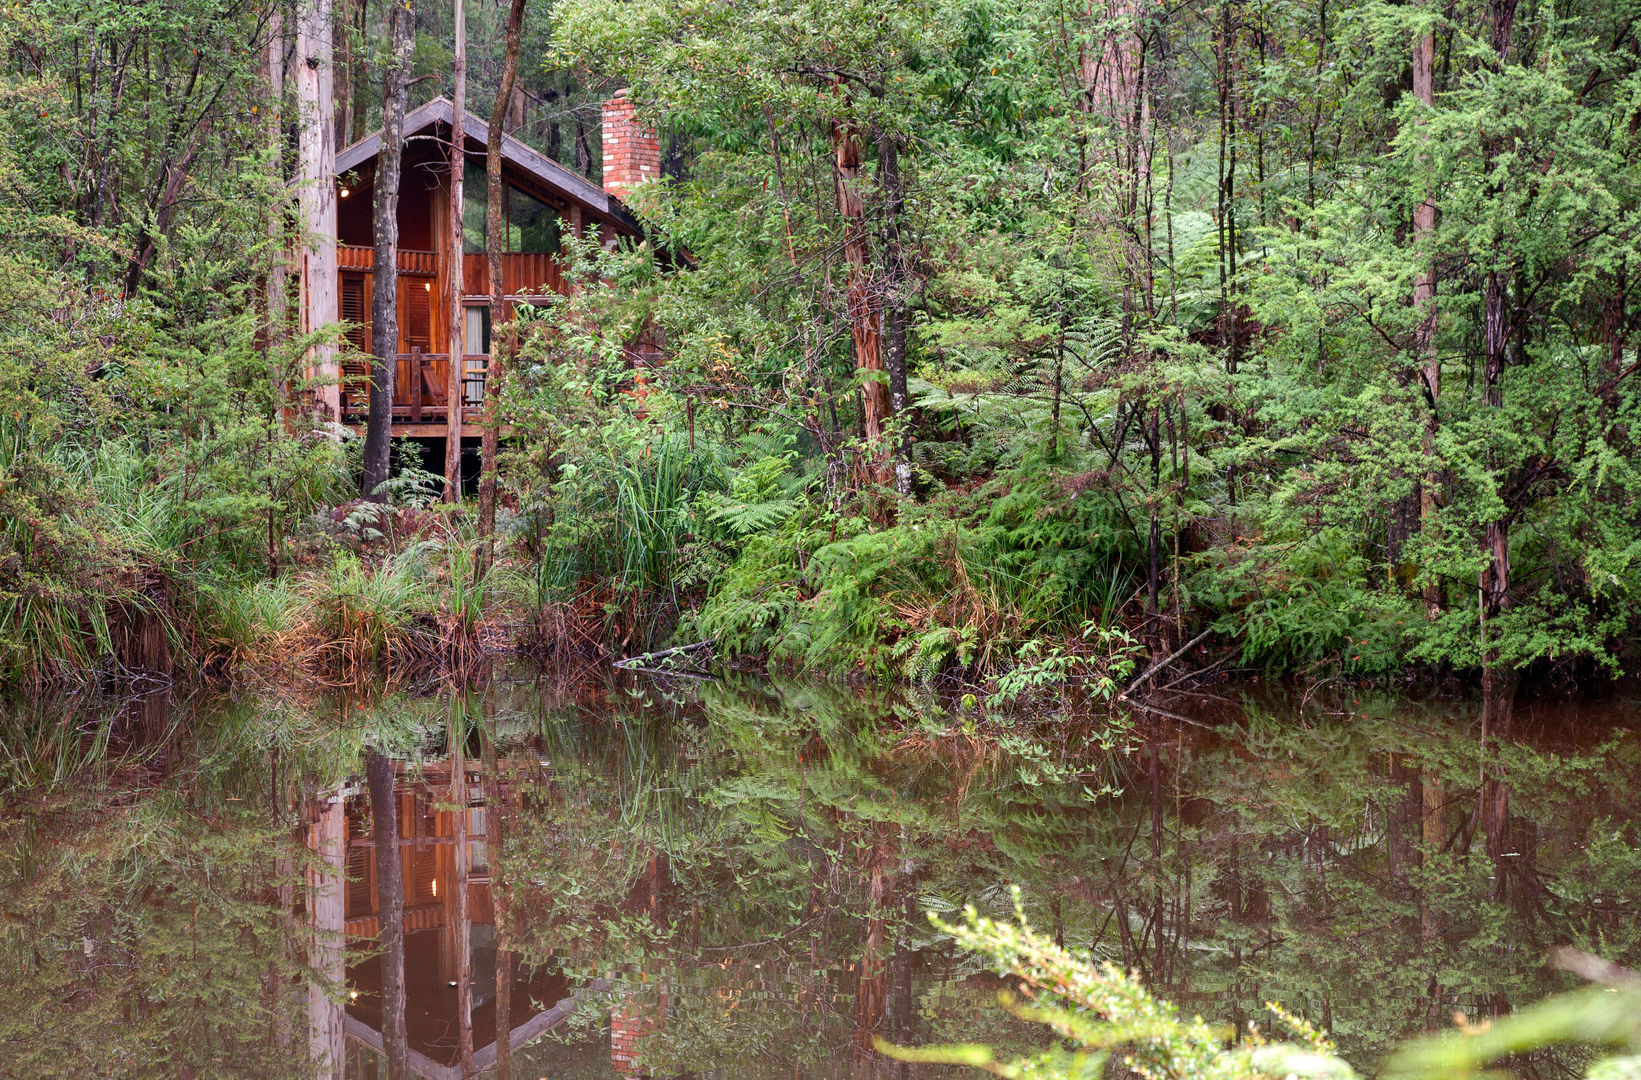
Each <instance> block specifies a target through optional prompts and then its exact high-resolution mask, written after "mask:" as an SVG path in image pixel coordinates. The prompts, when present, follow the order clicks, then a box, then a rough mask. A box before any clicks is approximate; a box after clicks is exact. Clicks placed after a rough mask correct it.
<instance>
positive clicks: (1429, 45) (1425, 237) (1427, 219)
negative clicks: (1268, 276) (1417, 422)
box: [1413, 26, 1443, 619]
mask: <svg viewBox="0 0 1641 1080" xmlns="http://www.w3.org/2000/svg"><path fill="white" fill-rule="evenodd" d="M1413 97H1414V99H1415V100H1416V101H1417V102H1418V103H1419V108H1420V110H1421V117H1420V120H1419V121H1418V122H1419V125H1420V127H1421V128H1424V129H1428V127H1429V118H1428V110H1430V109H1432V108H1433V107H1434V106H1435V103H1436V34H1435V32H1434V30H1433V29H1431V28H1430V27H1429V26H1426V27H1424V28H1423V29H1421V31H1420V33H1419V36H1418V38H1417V39H1415V40H1414V42H1413ZM1421 134H1422V133H1421ZM1435 232H1436V198H1435V195H1434V194H1430V195H1427V196H1426V197H1425V200H1424V201H1423V202H1421V203H1420V204H1419V205H1418V208H1417V209H1415V210H1414V211H1413V247H1414V251H1415V253H1416V256H1415V257H1416V258H1418V259H1419V260H1420V266H1419V271H1418V276H1417V277H1416V278H1414V282H1413V307H1414V309H1415V313H1416V315H1417V316H1418V319H1419V322H1418V325H1417V328H1416V329H1415V331H1414V337H1413V351H1414V354H1415V363H1416V364H1417V365H1418V371H1419V377H1420V378H1422V379H1423V380H1424V392H1425V398H1426V401H1425V407H1426V418H1425V435H1424V452H1425V456H1426V457H1428V458H1430V459H1431V460H1434V459H1435V453H1436V425H1437V422H1438V417H1439V415H1440V414H1439V411H1438V410H1439V408H1440V404H1441V398H1442V361H1441V357H1440V356H1439V355H1438V354H1437V352H1436V257H1435V253H1434V252H1432V251H1431V250H1430V243H1431V241H1432V240H1433V239H1434V236H1435ZM1439 482H1440V480H1439V478H1438V476H1437V475H1436V473H1435V472H1433V471H1432V472H1427V473H1426V474H1425V475H1424V477H1423V478H1422V479H1421V480H1420V483H1419V519H1420V522H1421V523H1422V524H1423V525H1427V526H1428V525H1432V524H1433V523H1434V521H1435V516H1436V485H1437V484H1438V483H1439ZM1424 600H1425V614H1426V617H1427V618H1431V619H1434V618H1438V617H1439V616H1440V615H1441V613H1442V603H1443V597H1442V587H1441V582H1440V580H1439V579H1437V578H1435V577H1432V578H1431V579H1430V581H1429V582H1428V583H1426V585H1425V588H1424Z"/></svg>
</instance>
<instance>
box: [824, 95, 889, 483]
mask: <svg viewBox="0 0 1641 1080" xmlns="http://www.w3.org/2000/svg"><path fill="white" fill-rule="evenodd" d="M832 145H833V149H834V151H835V153H836V164H837V200H838V213H839V214H840V215H841V216H842V217H843V222H844V235H843V254H844V258H845V259H846V260H847V261H848V263H849V283H848V287H847V293H846V295H847V302H848V307H849V332H850V336H851V337H852V338H853V341H854V346H855V370H857V371H859V372H861V373H862V382H861V387H860V396H861V411H862V414H863V423H862V427H863V428H864V431H863V434H864V435H865V437H866V453H867V456H868V458H870V459H871V460H873V461H876V460H877V457H878V455H879V453H880V452H881V449H882V445H883V422H884V421H885V420H886V419H887V418H888V416H889V393H888V387H886V386H884V385H883V380H882V379H881V378H880V377H879V373H881V372H882V371H883V296H882V294H881V293H880V292H879V290H878V289H877V288H876V283H875V282H874V281H873V280H872V269H871V265H872V264H871V241H870V234H869V232H868V230H867V225H866V208H865V205H864V204H863V203H862V202H861V198H860V191H859V184H860V140H859V138H858V137H857V136H856V134H855V130H854V128H853V127H851V126H850V125H849V124H848V123H847V122H845V121H837V122H834V123H833V125H832ZM874 471H875V470H874ZM875 478H876V479H881V477H875Z"/></svg>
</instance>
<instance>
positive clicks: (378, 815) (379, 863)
mask: <svg viewBox="0 0 1641 1080" xmlns="http://www.w3.org/2000/svg"><path fill="white" fill-rule="evenodd" d="M365 776H366V777H367V779H368V780H369V783H370V821H371V833H372V839H373V840H374V841H375V843H376V921H377V925H378V926H379V927H380V928H381V930H380V933H379V934H378V935H377V938H376V943H377V945H378V946H380V948H381V950H382V955H381V965H382V1046H383V1049H384V1050H385V1052H386V1054H387V1075H388V1080H404V1076H405V1062H406V1059H407V1056H408V1054H409V1050H410V1043H409V1041H408V1039H407V1036H406V1034H405V879H404V874H403V872H402V871H401V870H400V868H399V804H398V800H397V799H396V798H395V797H394V794H393V762H392V761H391V760H390V759H389V758H387V757H384V756H383V755H382V754H379V753H377V752H375V751H371V752H370V753H369V754H367V755H366V757H365Z"/></svg>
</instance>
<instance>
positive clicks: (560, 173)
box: [336, 97, 641, 233]
mask: <svg viewBox="0 0 1641 1080" xmlns="http://www.w3.org/2000/svg"><path fill="white" fill-rule="evenodd" d="M454 117H455V107H454V106H453V105H451V103H450V99H449V98H445V97H436V98H434V99H433V100H432V101H429V102H427V103H426V104H425V105H419V106H417V107H416V108H414V109H412V110H410V111H409V112H408V113H406V114H405V119H404V137H405V141H406V142H409V141H410V140H411V139H412V138H415V137H416V136H417V135H422V134H425V133H426V132H427V131H428V130H429V129H430V128H436V127H438V126H439V125H441V124H442V125H444V127H445V128H447V129H448V128H449V127H450V126H451V122H452V120H453V119H454ZM489 136H490V122H489V121H488V120H485V119H483V118H482V117H479V116H477V115H475V114H474V113H473V112H472V111H471V110H469V111H468V113H467V123H466V142H467V149H468V152H469V153H471V152H473V151H474V150H475V149H477V150H480V151H486V152H487V151H488V150H489V148H490V142H489ZM381 151H382V129H381V128H377V129H376V130H375V131H372V132H371V133H370V134H369V135H366V136H365V137H364V138H362V139H360V140H359V141H358V142H356V143H353V144H352V145H351V146H348V147H345V148H344V149H342V150H341V151H339V152H338V153H337V155H336V172H337V174H338V175H341V174H343V173H346V172H349V171H351V170H353V169H357V168H359V167H360V166H361V165H364V164H366V163H367V162H370V161H373V160H375V158H376V155H377V154H379V153H381ZM501 157H502V161H504V162H507V163H510V164H511V165H513V166H514V167H516V168H519V169H523V170H524V171H525V172H528V173H529V174H530V175H531V176H533V177H534V178H535V179H536V180H537V181H538V182H539V183H541V184H544V185H546V186H547V187H549V188H552V189H554V190H556V191H558V192H559V193H561V194H562V195H564V196H565V197H566V198H570V199H574V200H575V201H576V202H579V203H581V204H582V205H583V206H585V207H587V208H588V209H590V210H592V211H593V212H595V213H597V214H601V215H603V216H605V217H608V218H612V219H614V220H615V221H616V222H618V223H619V224H621V225H623V226H626V228H628V229H630V230H632V231H633V232H635V233H636V232H639V231H641V226H640V225H639V223H638V220H637V219H636V218H635V217H633V215H632V212H631V211H629V210H628V209H627V207H626V206H625V205H624V204H623V203H622V202H621V200H620V199H618V198H616V197H615V196H614V195H612V194H610V193H609V192H608V191H605V190H604V189H603V188H602V187H599V186H598V185H597V184H595V183H593V182H592V181H591V180H588V179H587V178H586V177H585V176H582V175H580V174H579V173H577V172H574V171H573V170H570V169H566V168H565V167H564V166H562V165H560V164H559V163H558V162H556V161H554V160H552V159H551V158H549V157H547V156H546V155H545V154H543V153H541V152H540V151H538V150H535V149H533V148H532V147H530V146H527V145H525V144H524V143H523V142H522V141H520V140H519V139H517V138H514V137H513V136H512V135H507V134H503V135H502V137H501Z"/></svg>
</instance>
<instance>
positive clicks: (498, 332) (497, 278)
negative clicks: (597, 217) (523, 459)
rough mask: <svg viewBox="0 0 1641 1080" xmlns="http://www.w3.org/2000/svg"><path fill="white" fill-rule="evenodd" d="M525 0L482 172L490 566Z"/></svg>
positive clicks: (486, 553)
mask: <svg viewBox="0 0 1641 1080" xmlns="http://www.w3.org/2000/svg"><path fill="white" fill-rule="evenodd" d="M524 5H525V0H512V4H511V6H510V7H509V8H508V10H507V45H506V49H507V51H506V55H505V56H504V57H503V59H502V65H501V85H500V86H499V87H498V88H497V89H496V104H495V107H494V108H492V109H491V110H490V131H489V133H488V142H487V143H486V147H487V150H486V154H485V159H484V175H485V180H486V181H487V182H488V186H489V201H488V202H487V203H486V213H487V216H488V220H487V221H486V233H487V236H486V242H485V254H486V258H487V261H488V263H489V270H490V328H491V329H490V369H489V371H488V372H487V373H486V376H485V387H484V436H483V446H482V449H481V451H480V464H479V535H480V536H481V537H483V538H484V539H485V540H486V541H487V542H486V543H485V545H484V547H483V551H482V553H481V558H482V559H483V561H484V563H485V564H486V565H488V563H489V561H490V558H491V548H490V544H489V543H488V541H489V539H490V538H491V536H492V535H493V534H494V533H495V530H496V443H497V441H498V439H499V437H500V427H501V415H500V409H501V402H500V400H499V396H500V392H501V385H502V379H503V378H504V377H505V373H506V365H507V362H508V360H509V359H511V354H512V352H513V350H514V346H515V339H516V336H517V335H516V333H515V328H514V326H513V318H512V312H510V311H509V310H508V308H507V288H506V284H505V282H504V280H503V276H502V253H503V251H504V250H505V244H504V243H503V241H504V240H505V239H506V237H507V221H506V214H505V210H506V203H505V196H506V189H505V188H504V186H503V184H502V177H501V144H502V139H503V138H504V135H503V130H502V126H503V124H505V123H506V121H507V116H508V113H509V111H510V110H511V108H512V102H513V98H514V92H513V91H514V87H515V85H516V83H517V81H518V70H519V41H520V39H521V38H522V37H523V36H524Z"/></svg>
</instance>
